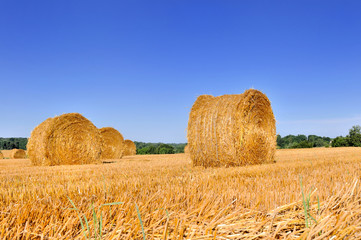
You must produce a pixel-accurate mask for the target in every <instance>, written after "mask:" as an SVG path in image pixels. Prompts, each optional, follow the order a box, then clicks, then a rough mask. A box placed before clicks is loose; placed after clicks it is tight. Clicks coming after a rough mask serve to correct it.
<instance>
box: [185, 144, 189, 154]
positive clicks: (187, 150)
mask: <svg viewBox="0 0 361 240" xmlns="http://www.w3.org/2000/svg"><path fill="white" fill-rule="evenodd" d="M184 153H185V154H189V146H188V144H187V145H186V146H185V147H184Z"/></svg>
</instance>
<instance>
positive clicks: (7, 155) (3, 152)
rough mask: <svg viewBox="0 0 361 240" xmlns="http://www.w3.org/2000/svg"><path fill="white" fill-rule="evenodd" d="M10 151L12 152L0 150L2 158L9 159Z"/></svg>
mask: <svg viewBox="0 0 361 240" xmlns="http://www.w3.org/2000/svg"><path fill="white" fill-rule="evenodd" d="M11 151H12V150H1V152H2V154H3V156H4V158H9V159H10V158H11Z"/></svg>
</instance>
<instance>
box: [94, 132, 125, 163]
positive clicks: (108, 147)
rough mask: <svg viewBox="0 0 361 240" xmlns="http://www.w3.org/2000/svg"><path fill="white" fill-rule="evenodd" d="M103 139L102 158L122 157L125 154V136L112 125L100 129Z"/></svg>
mask: <svg viewBox="0 0 361 240" xmlns="http://www.w3.org/2000/svg"><path fill="white" fill-rule="evenodd" d="M99 131H100V135H101V138H102V140H103V148H102V153H101V159H120V158H122V156H123V149H124V138H123V136H122V134H120V132H118V131H117V130H116V129H114V128H112V127H105V128H101V129H99Z"/></svg>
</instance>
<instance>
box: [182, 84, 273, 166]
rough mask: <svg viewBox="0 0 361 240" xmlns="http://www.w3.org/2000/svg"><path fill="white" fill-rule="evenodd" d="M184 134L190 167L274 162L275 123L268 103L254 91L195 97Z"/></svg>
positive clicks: (261, 94) (258, 92)
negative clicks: (191, 162) (190, 162)
mask: <svg viewBox="0 0 361 240" xmlns="http://www.w3.org/2000/svg"><path fill="white" fill-rule="evenodd" d="M187 135H188V136H187V137H188V146H189V152H190V156H191V159H192V161H193V165H194V166H204V167H218V166H242V165H249V164H260V163H269V162H274V155H275V151H276V121H275V118H274V115H273V111H272V108H271V103H270V101H269V100H268V98H267V96H266V95H265V94H263V93H262V92H260V91H258V90H254V89H250V90H247V91H245V92H244V93H243V94H237V95H223V96H219V97H213V96H210V95H202V96H199V97H198V98H197V100H196V101H195V103H194V105H193V107H192V109H191V112H190V115H189V122H188V134H187Z"/></svg>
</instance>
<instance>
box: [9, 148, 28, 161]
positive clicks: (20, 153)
mask: <svg viewBox="0 0 361 240" xmlns="http://www.w3.org/2000/svg"><path fill="white" fill-rule="evenodd" d="M10 158H11V159H24V158H26V152H25V150H23V149H13V150H11V154H10Z"/></svg>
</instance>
